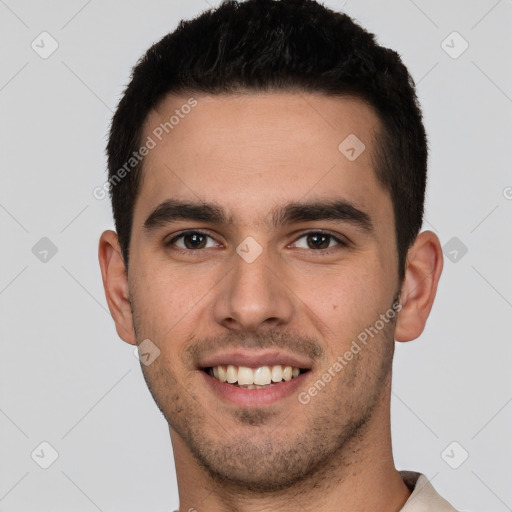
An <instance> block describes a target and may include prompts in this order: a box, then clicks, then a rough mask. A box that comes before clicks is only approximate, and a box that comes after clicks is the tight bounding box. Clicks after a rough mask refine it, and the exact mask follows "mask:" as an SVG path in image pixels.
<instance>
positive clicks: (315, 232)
mask: <svg viewBox="0 0 512 512" xmlns="http://www.w3.org/2000/svg"><path fill="white" fill-rule="evenodd" d="M193 234H197V235H202V236H205V237H208V238H212V239H213V237H212V236H211V235H209V234H208V233H205V232H204V231H199V230H188V231H182V232H181V233H179V234H178V235H176V236H175V237H173V238H172V239H171V240H170V241H169V242H166V243H165V246H166V247H171V246H172V245H173V244H174V243H175V242H176V241H177V240H179V239H180V238H183V237H185V236H187V235H193ZM308 235H324V236H328V237H330V238H331V239H333V240H334V241H336V242H338V248H340V247H341V248H345V247H348V245H349V244H348V242H346V241H344V240H342V239H341V238H339V237H337V236H335V235H333V234H332V233H329V232H326V231H322V230H313V231H306V232H305V233H302V234H301V235H300V236H299V237H298V238H296V239H295V242H296V241H297V240H300V239H301V238H303V237H305V236H308ZM336 248H337V247H336V246H335V247H328V248H326V249H316V250H315V249H309V251H310V252H314V253H317V254H318V255H325V254H329V253H330V252H331V251H332V250H333V249H336ZM207 249H211V247H207ZM172 250H174V251H178V252H182V253H192V252H201V251H202V250H204V249H182V248H181V247H179V248H172ZM305 250H308V249H305Z"/></svg>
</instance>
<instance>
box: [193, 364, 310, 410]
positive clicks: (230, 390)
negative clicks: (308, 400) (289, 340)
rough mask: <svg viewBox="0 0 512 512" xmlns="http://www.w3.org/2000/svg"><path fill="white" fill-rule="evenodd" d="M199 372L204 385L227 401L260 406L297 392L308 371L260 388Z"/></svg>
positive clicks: (247, 405) (248, 405)
mask: <svg viewBox="0 0 512 512" xmlns="http://www.w3.org/2000/svg"><path fill="white" fill-rule="evenodd" d="M201 373H202V375H203V378H204V379H205V382H206V385H207V386H209V387H210V388H211V389H212V391H213V392H214V393H215V394H216V395H218V396H220V397H222V398H223V399H225V400H227V401H228V402H231V403H233V404H235V405H238V406H240V407H261V406H262V405H269V404H272V403H274V402H277V401H278V400H281V399H283V398H286V397H288V396H290V395H292V394H294V393H297V389H298V388H299V387H300V386H302V385H303V384H304V379H305V378H306V376H307V375H308V374H309V373H310V372H309V371H308V372H305V373H301V374H299V376H298V377H295V378H293V379H291V380H288V381H281V382H279V383H277V384H274V385H273V386H269V387H267V388H261V389H246V388H240V387H238V386H234V385H233V384H228V383H226V382H221V381H220V380H218V379H216V378H215V377H212V376H211V375H209V374H208V373H206V372H205V371H201Z"/></svg>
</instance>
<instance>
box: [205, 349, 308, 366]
mask: <svg viewBox="0 0 512 512" xmlns="http://www.w3.org/2000/svg"><path fill="white" fill-rule="evenodd" d="M228 364H232V365H234V366H246V367H249V368H259V367H260V366H272V365H278V364H280V365H283V366H293V367H295V368H300V369H310V368H311V361H310V360H308V359H307V358H301V357H298V356H295V355H292V354H286V353H285V352H278V351H265V352H261V351H259V352H251V351H247V350H238V351H234V352H219V353H217V354H214V355H211V356H209V357H205V358H204V359H203V360H202V361H200V363H199V367H200V368H211V367H214V366H221V365H222V366H226V365H228Z"/></svg>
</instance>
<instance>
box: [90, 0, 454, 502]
mask: <svg viewBox="0 0 512 512" xmlns="http://www.w3.org/2000/svg"><path fill="white" fill-rule="evenodd" d="M107 152H108V165H109V183H110V193H111V197H112V205H113V213H114V219H115V223H116V229H117V234H116V233H115V232H113V231H106V232H104V233H103V234H102V236H101V240H100V246H99V260H100V265H101V270H102V276H103V283H104V287H105V292H106V297H107V301H108V305H109V308H110V311H111V313H112V315H113V317H114V321H115V324H116V329H117V332H118V334H119V336H120V337H121V338H122V339H123V340H124V341H126V342H127V343H130V344H134V345H137V346H138V347H139V353H140V355H141V362H142V363H143V364H142V365H141V366H142V370H143V373H144V377H145V379H146V382H147V384H148V386H149V389H150V391H151V393H152V395H153V397H154V399H155V401H156V403H157V405H158V407H159V408H160V410H161V411H162V413H163V415H164V416H165V418H166V420H167V422H168V424H169V431H170V436H171V441H172V446H173V452H174V458H175V464H176V472H177V479H178V488H179V497H180V511H181V512H184V511H190V510H197V511H199V512H200V511H203V510H204V511H208V512H220V511H228V510H230V511H231V510H233V511H234V510H237V511H241V512H242V511H243V512H253V511H263V510H265V511H267V510H280V511H288V510H297V509H298V508H300V509H301V510H307V511H310V510H315V511H327V512H330V511H339V512H357V511H369V510H372V511H373V510H375V511H377V510H378V511H380V512H396V511H400V510H401V511H404V512H413V511H420V510H421V511H434V510H435V511H453V510H454V508H453V507H451V506H450V505H449V504H448V503H447V502H446V501H445V500H444V499H442V498H441V497H440V496H439V495H438V494H437V493H436V491H435V490H434V488H433V487H432V486H431V484H430V483H429V482H428V480H427V479H426V477H425V476H423V475H420V474H418V473H414V472H399V471H397V470H396V469H395V466H394V462H393V455H392V449H391V436H390V391H391V369H392V360H393V352H394V343H395V340H396V341H402V342H403V341H409V340H413V339H415V338H417V337H418V336H419V335H420V334H421V332H422V331H423V328H424V326H425V323H426V320H427V317H428V315H429V313H430V310H431V307H432V303H433V301H434V297H435V294H436V289H437V284H438V281H439V278H440V275H441V271H442V266H443V263H442V250H441V247H440V243H439V240H438V238H437V237H436V235H435V234H434V233H432V232H430V231H424V232H421V233H420V229H421V226H422V217H423V203H424V195H425V184H426V167H427V142H426V136H425V131H424V127H423V124H422V117H421V112H420V109H419V106H418V103H417V99H416V95H415V91H414V85H413V82H412V80H411V78H410V76H409V74H408V72H407V70H406V68H405V66H404V65H403V64H402V62H401V60H400V58H399V56H398V55H397V54H396V53H395V52H393V51H391V50H389V49H385V48H382V47H380V46H378V45H377V44H376V42H375V39H374V37H373V35H371V34H369V33H368V32H366V31H365V30H364V29H362V28H361V27H359V26H358V25H356V24H355V23H354V22H353V21H352V20H351V19H350V18H349V17H347V16H346V15H343V14H340V13H335V12H333V11H331V10H328V9H326V8H324V7H323V6H321V5H320V4H318V3H316V2H314V1H311V0H282V1H272V0H248V1H247V2H243V3H237V2H225V3H223V4H222V5H220V6H219V7H218V8H217V9H213V10H209V11H206V12H205V13H203V14H202V15H201V16H199V17H197V18H196V19H194V20H192V21H188V22H182V23H181V24H180V26H179V27H178V29H177V30H176V31H175V32H174V33H172V34H169V35H167V36H166V37H164V38H163V39H162V40H161V41H160V42H158V43H157V44H155V45H154V46H153V47H152V48H150V49H149V50H148V52H147V53H146V55H145V56H144V57H143V58H142V59H141V60H140V61H139V62H138V64H137V66H136V67H135V68H134V71H133V75H132V79H131V82H130V84H129V85H128V87H127V89H126V91H125V93H124V95H123V98H122V99H121V101H120V103H119V106H118V109H117V111H116V113H115V115H114V118H113V122H112V127H111V131H110V140H109V142H108V147H107Z"/></svg>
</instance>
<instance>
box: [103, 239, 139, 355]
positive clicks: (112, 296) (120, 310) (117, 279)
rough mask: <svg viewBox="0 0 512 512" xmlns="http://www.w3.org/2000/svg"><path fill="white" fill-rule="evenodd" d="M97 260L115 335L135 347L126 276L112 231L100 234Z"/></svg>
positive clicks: (119, 247) (116, 240)
mask: <svg viewBox="0 0 512 512" xmlns="http://www.w3.org/2000/svg"><path fill="white" fill-rule="evenodd" d="M98 259H99V262H100V267H101V276H102V279H103V288H104V289H105V297H106V299H107V304H108V309H109V310H110V314H111V315H112V317H113V318H114V322H115V324H116V331H117V334H118V335H119V337H120V338H121V339H122V340H124V341H126V343H130V344H131V345H135V344H136V342H135V341H136V338H135V330H134V328H133V318H132V310H131V303H130V296H129V289H128V276H127V274H126V268H125V266H124V260H123V255H122V252H121V246H120V245H119V240H118V237H117V233H115V232H114V231H110V230H107V231H105V232H103V233H102V235H101V237H100V242H99V247H98Z"/></svg>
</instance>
